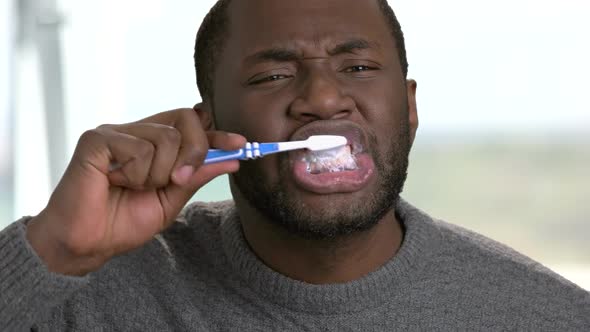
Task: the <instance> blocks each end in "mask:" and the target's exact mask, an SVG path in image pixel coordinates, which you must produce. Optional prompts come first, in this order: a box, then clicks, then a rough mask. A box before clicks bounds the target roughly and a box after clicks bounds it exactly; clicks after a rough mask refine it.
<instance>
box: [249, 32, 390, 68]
mask: <svg viewBox="0 0 590 332" xmlns="http://www.w3.org/2000/svg"><path fill="white" fill-rule="evenodd" d="M378 46H379V45H378V44H375V43H371V42H369V41H367V40H365V39H359V38H355V39H350V40H347V41H344V42H342V43H339V44H337V45H336V46H334V47H332V48H331V49H330V50H329V51H328V54H329V55H330V56H334V55H339V54H344V53H354V51H358V50H365V49H370V48H379V47H378ZM301 59H303V55H302V54H301V53H300V52H297V51H295V50H293V49H290V48H283V47H273V48H269V49H265V50H262V51H260V52H256V53H254V54H252V55H249V56H248V57H246V59H245V62H246V63H256V62H265V61H274V62H292V61H298V60H301Z"/></svg>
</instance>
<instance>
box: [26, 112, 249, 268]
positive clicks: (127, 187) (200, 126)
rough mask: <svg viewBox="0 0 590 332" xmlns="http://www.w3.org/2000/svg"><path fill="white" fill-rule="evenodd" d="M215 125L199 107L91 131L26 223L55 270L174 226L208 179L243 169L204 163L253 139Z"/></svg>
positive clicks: (91, 262)
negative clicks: (214, 152)
mask: <svg viewBox="0 0 590 332" xmlns="http://www.w3.org/2000/svg"><path fill="white" fill-rule="evenodd" d="M209 126H210V121H209V117H208V114H207V113H206V112H204V111H202V110H200V109H198V108H196V107H195V109H178V110H174V111H169V112H164V113H159V114H156V115H154V116H152V117H149V118H146V119H143V120H140V121H138V122H133V123H128V124H122V125H103V126H100V127H98V128H97V129H94V130H89V131H87V132H85V133H84V134H83V135H82V136H81V137H80V140H79V141H78V145H77V146H76V150H75V152H74V155H73V157H72V160H71V161H70V164H69V166H68V168H67V169H66V171H65V174H64V175H63V177H62V179H61V181H60V182H59V184H58V186H57V188H56V189H55V191H54V192H53V194H52V195H51V198H50V200H49V203H48V204H47V207H46V208H45V209H43V211H42V212H41V213H40V214H39V215H38V216H36V217H34V218H33V219H32V220H31V221H30V222H29V224H28V226H27V237H28V239H29V242H30V243H31V245H32V246H33V248H34V249H35V251H36V252H37V253H38V254H39V256H40V257H41V258H42V259H43V260H44V262H45V263H46V264H47V266H48V268H49V270H51V271H53V272H57V273H62V274H69V275H84V274H86V273H88V272H91V271H95V270H97V269H99V268H100V267H101V266H102V265H103V264H104V263H106V262H107V261H108V260H109V259H110V258H112V257H114V256H116V255H119V254H122V253H124V252H127V251H129V250H132V249H134V248H137V247H140V246H141V245H143V244H145V243H146V242H148V241H149V240H150V239H152V237H153V236H154V235H155V234H157V233H159V232H161V231H162V230H164V229H165V228H166V227H168V226H169V225H170V224H171V223H173V222H174V220H175V218H176V216H177V215H178V213H179V212H180V210H181V209H182V208H183V207H184V205H185V204H186V202H187V201H188V200H189V199H190V198H191V197H192V196H193V195H194V193H195V192H196V191H197V190H198V189H199V188H201V187H202V186H203V185H205V184H206V183H207V182H209V181H210V180H212V179H213V178H215V177H217V176H219V175H221V174H225V173H231V172H235V171H237V170H238V168H239V163H238V161H235V160H233V161H226V162H222V163H215V164H210V165H202V163H203V160H204V158H205V155H206V153H207V149H208V148H209V147H210V146H211V147H215V148H221V149H227V150H233V149H239V148H241V147H243V146H244V144H245V143H246V139H245V138H244V137H242V136H240V135H237V134H229V133H225V132H220V131H206V128H207V127H209ZM114 163H116V164H117V165H119V167H118V168H116V169H114V170H113V164H114Z"/></svg>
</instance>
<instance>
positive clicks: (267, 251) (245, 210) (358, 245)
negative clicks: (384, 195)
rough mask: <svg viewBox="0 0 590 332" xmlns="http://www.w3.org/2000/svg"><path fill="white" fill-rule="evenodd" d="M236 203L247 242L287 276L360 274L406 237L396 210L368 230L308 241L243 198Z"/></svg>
mask: <svg viewBox="0 0 590 332" xmlns="http://www.w3.org/2000/svg"><path fill="white" fill-rule="evenodd" d="M236 204H237V207H238V211H239V212H238V213H239V216H240V220H241V223H242V228H243V231H244V236H245V238H246V241H247V242H248V244H249V245H250V248H251V249H252V251H253V252H254V253H255V254H256V255H257V256H258V258H260V259H261V260H262V261H263V262H264V263H265V264H266V265H267V266H269V267H270V268H272V269H273V270H275V271H277V272H279V273H281V274H283V275H285V276H288V277H290V278H292V279H295V280H300V281H304V282H307V283H311V284H334V283H345V282H349V281H353V280H356V279H359V278H361V277H363V276H365V275H367V274H368V273H370V272H372V271H375V270H377V269H378V268H379V267H381V266H383V265H384V264H385V263H386V262H387V261H388V260H390V259H391V258H392V257H393V256H394V255H395V253H396V252H397V251H398V249H399V248H400V246H401V242H402V238H403V230H402V227H401V226H400V225H401V224H400V222H399V221H398V220H397V218H396V216H395V212H394V210H393V209H392V210H390V211H389V212H388V213H387V214H386V215H385V216H384V217H383V218H382V219H381V220H380V221H379V223H378V224H377V225H375V226H374V227H373V228H371V229H369V230H367V231H365V232H362V233H357V234H351V235H348V236H345V237H339V238H335V239H329V240H310V239H303V238H301V237H299V236H295V235H293V234H289V233H288V232H287V231H286V230H285V229H284V228H282V227H280V226H278V225H276V224H275V223H273V222H272V221H268V220H266V219H265V218H264V217H263V216H262V215H261V214H260V213H259V212H258V211H257V210H256V209H254V208H253V207H251V206H250V205H249V203H248V202H246V201H245V200H243V199H236Z"/></svg>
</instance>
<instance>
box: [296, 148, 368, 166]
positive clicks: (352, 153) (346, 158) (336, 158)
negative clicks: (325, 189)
mask: <svg viewBox="0 0 590 332" xmlns="http://www.w3.org/2000/svg"><path fill="white" fill-rule="evenodd" d="M361 151H362V148H361V146H360V144H358V143H353V144H347V145H344V146H341V147H337V148H334V149H329V150H321V151H306V153H305V154H304V155H303V158H302V160H301V161H303V162H304V163H305V164H306V166H307V172H309V173H311V174H321V173H336V172H343V171H353V170H356V169H358V167H359V166H358V164H357V158H356V155H357V154H358V153H360V152H361Z"/></svg>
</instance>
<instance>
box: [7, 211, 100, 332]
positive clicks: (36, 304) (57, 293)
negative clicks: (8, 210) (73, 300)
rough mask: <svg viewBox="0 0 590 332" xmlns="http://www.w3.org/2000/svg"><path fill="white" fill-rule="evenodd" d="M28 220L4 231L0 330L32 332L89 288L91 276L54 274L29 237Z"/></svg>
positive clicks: (14, 224)
mask: <svg viewBox="0 0 590 332" xmlns="http://www.w3.org/2000/svg"><path fill="white" fill-rule="evenodd" d="M29 219H30V217H25V218H23V219H21V220H19V221H16V222H14V223H13V224H11V225H9V226H8V227H7V228H5V229H4V230H2V231H0V330H3V331H22V330H29V329H30V328H31V326H33V324H34V323H35V322H36V321H37V320H39V319H41V318H42V317H45V316H47V315H49V314H50V313H51V311H52V310H53V309H54V308H56V307H58V306H59V305H60V304H62V303H64V302H65V301H66V300H67V299H68V298H69V297H70V296H71V295H72V294H73V293H74V292H76V291H77V290H79V289H81V288H83V287H84V286H86V285H87V284H88V282H89V278H88V277H70V276H65V275H59V274H56V273H52V272H50V271H49V270H48V269H47V267H46V266H45V264H44V263H43V261H42V260H41V258H39V256H38V255H37V254H36V253H35V251H34V249H33V247H31V245H30V244H29V242H28V241H27V238H26V225H25V223H26V221H27V220H29Z"/></svg>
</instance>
